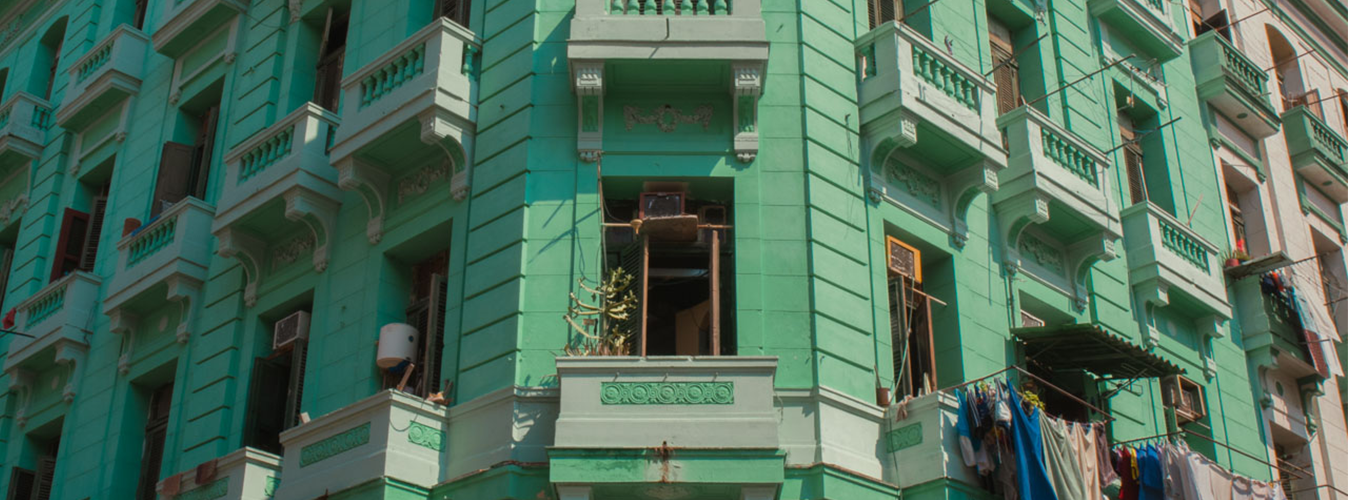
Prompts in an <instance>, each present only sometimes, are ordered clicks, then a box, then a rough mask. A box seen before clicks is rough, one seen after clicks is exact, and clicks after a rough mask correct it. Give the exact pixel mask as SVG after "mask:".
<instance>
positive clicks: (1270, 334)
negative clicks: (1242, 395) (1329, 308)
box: [1233, 277, 1318, 378]
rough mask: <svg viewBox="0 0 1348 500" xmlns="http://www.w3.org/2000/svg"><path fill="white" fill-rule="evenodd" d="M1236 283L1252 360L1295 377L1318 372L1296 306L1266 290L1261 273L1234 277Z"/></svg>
mask: <svg viewBox="0 0 1348 500" xmlns="http://www.w3.org/2000/svg"><path fill="white" fill-rule="evenodd" d="M1233 287H1234V288H1235V299H1236V311H1237V312H1238V313H1239V317H1238V319H1239V320H1240V330H1241V333H1242V335H1243V336H1244V342H1243V343H1242V344H1243V345H1244V346H1245V353H1246V356H1247V357H1248V358H1249V359H1250V362H1251V363H1253V364H1255V365H1256V366H1262V367H1265V368H1269V369H1274V370H1280V371H1283V372H1285V373H1287V374H1288V375H1289V376H1291V377H1293V378H1300V377H1306V376H1311V375H1318V372H1316V369H1315V361H1314V360H1312V359H1311V358H1310V357H1309V356H1308V354H1309V353H1308V352H1307V350H1306V348H1305V347H1304V346H1303V345H1302V343H1303V342H1302V340H1303V339H1302V338H1301V334H1300V333H1299V331H1298V330H1297V327H1296V325H1295V323H1296V322H1297V321H1299V320H1300V319H1299V318H1300V317H1301V316H1300V312H1298V311H1297V310H1296V309H1297V308H1294V307H1290V306H1289V304H1288V303H1287V302H1286V301H1283V300H1280V299H1279V298H1278V296H1277V295H1276V294H1274V295H1270V294H1266V293H1264V292H1263V287H1262V283H1261V280H1260V279H1259V278H1258V277H1251V278H1248V279H1243V280H1238V281H1235V282H1234V285H1233ZM1308 321H1309V319H1308Z"/></svg>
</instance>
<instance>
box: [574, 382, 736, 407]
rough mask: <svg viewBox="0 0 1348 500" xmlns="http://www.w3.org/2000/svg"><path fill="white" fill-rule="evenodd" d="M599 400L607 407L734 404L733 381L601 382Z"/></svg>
mask: <svg viewBox="0 0 1348 500" xmlns="http://www.w3.org/2000/svg"><path fill="white" fill-rule="evenodd" d="M599 400H600V402H601V403H603V404H606V405H729V404H735V383H734V382H604V383H603V384H602V385H601V386H600V388H599Z"/></svg>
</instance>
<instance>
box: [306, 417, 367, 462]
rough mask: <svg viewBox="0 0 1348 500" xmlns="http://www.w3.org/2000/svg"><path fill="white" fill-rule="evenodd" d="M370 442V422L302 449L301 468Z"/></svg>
mask: <svg viewBox="0 0 1348 500" xmlns="http://www.w3.org/2000/svg"><path fill="white" fill-rule="evenodd" d="M369 442H370V422H365V423H364V424H361V425H358V426H355V427H352V428H350V429H347V430H346V431H343V432H341V433H339V434H336V435H333V436H331V437H329V438H327V439H324V440H322V441H318V442H316V443H314V444H311V445H309V446H305V447H303V448H300V467H308V466H310V465H313V464H316V463H318V462H322V461H324V460H327V459H329V458H332V457H334V456H336V455H338V454H340V453H342V452H346V451H350V450H352V449H355V448H357V447H359V446H362V445H365V444H368V443H369Z"/></svg>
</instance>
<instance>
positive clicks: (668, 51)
mask: <svg viewBox="0 0 1348 500" xmlns="http://www.w3.org/2000/svg"><path fill="white" fill-rule="evenodd" d="M615 42H620V43H615ZM568 57H569V58H570V59H571V60H600V61H603V60H622V59H683V60H727V61H749V60H758V61H764V60H766V59H767V37H766V30H765V26H764V24H763V15H762V12H761V1H760V0H577V1H576V15H575V18H574V20H573V21H572V24H571V38H570V40H569V41H568Z"/></svg>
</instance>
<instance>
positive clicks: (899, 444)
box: [885, 422, 922, 453]
mask: <svg viewBox="0 0 1348 500" xmlns="http://www.w3.org/2000/svg"><path fill="white" fill-rule="evenodd" d="M920 444H922V422H917V423H913V424H909V425H905V426H903V427H900V428H898V429H894V430H892V431H889V433H888V434H885V445H886V448H887V449H888V450H889V452H890V453H894V452H896V451H899V450H903V449H907V448H912V447H914V446H917V445H920Z"/></svg>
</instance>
